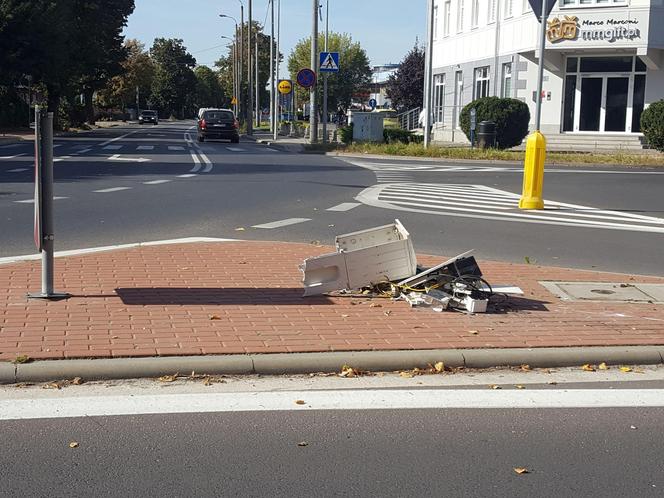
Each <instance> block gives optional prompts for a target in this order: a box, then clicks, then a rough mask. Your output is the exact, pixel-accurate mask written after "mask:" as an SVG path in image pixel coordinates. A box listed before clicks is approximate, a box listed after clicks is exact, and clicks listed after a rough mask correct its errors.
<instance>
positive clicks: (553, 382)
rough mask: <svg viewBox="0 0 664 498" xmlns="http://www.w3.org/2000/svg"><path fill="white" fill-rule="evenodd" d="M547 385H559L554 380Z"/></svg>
mask: <svg viewBox="0 0 664 498" xmlns="http://www.w3.org/2000/svg"><path fill="white" fill-rule="evenodd" d="M547 384H550V385H552V386H555V385H557V384H558V383H557V382H556V381H555V380H552V381H549V382H547Z"/></svg>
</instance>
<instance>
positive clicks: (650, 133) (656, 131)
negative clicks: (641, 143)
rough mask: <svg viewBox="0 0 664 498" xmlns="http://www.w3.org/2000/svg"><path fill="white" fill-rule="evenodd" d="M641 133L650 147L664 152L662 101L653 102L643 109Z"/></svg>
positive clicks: (663, 102) (663, 101) (663, 109)
mask: <svg viewBox="0 0 664 498" xmlns="http://www.w3.org/2000/svg"><path fill="white" fill-rule="evenodd" d="M641 131H642V132H643V135H644V136H645V137H646V140H647V141H648V145H650V147H652V148H654V149H657V150H659V151H662V152H664V100H658V101H657V102H653V103H652V104H650V105H649V106H648V108H647V109H644V111H643V114H641Z"/></svg>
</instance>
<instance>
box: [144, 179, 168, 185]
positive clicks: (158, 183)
mask: <svg viewBox="0 0 664 498" xmlns="http://www.w3.org/2000/svg"><path fill="white" fill-rule="evenodd" d="M172 181H173V180H151V181H149V182H143V185H161V184H162V183H169V182H172Z"/></svg>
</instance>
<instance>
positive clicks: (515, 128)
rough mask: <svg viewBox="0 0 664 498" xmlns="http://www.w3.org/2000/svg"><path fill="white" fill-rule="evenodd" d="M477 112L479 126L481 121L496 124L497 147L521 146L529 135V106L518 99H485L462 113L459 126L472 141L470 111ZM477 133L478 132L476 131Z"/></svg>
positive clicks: (479, 100)
mask: <svg viewBox="0 0 664 498" xmlns="http://www.w3.org/2000/svg"><path fill="white" fill-rule="evenodd" d="M472 108H475V109H476V110H477V126H478V128H479V124H480V122H481V121H493V122H494V123H496V147H498V148H499V149H509V148H510V147H515V146H517V145H520V144H521V142H522V141H523V139H524V138H525V137H526V135H528V123H529V122H530V111H529V110H528V105H527V104H526V103H525V102H522V101H520V100H517V99H502V98H499V97H483V98H481V99H475V100H473V101H472V102H471V103H470V104H468V105H466V106H465V107H464V108H463V110H462V111H461V116H460V117H459V124H460V125H461V129H462V130H463V132H464V133H465V134H466V137H468V140H470V110H471V109H472ZM475 131H476V132H477V130H475Z"/></svg>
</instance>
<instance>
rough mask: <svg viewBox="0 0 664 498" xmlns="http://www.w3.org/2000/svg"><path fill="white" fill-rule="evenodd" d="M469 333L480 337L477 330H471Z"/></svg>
mask: <svg viewBox="0 0 664 498" xmlns="http://www.w3.org/2000/svg"><path fill="white" fill-rule="evenodd" d="M468 333H469V334H470V335H479V332H478V331H477V330H469V331H468Z"/></svg>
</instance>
